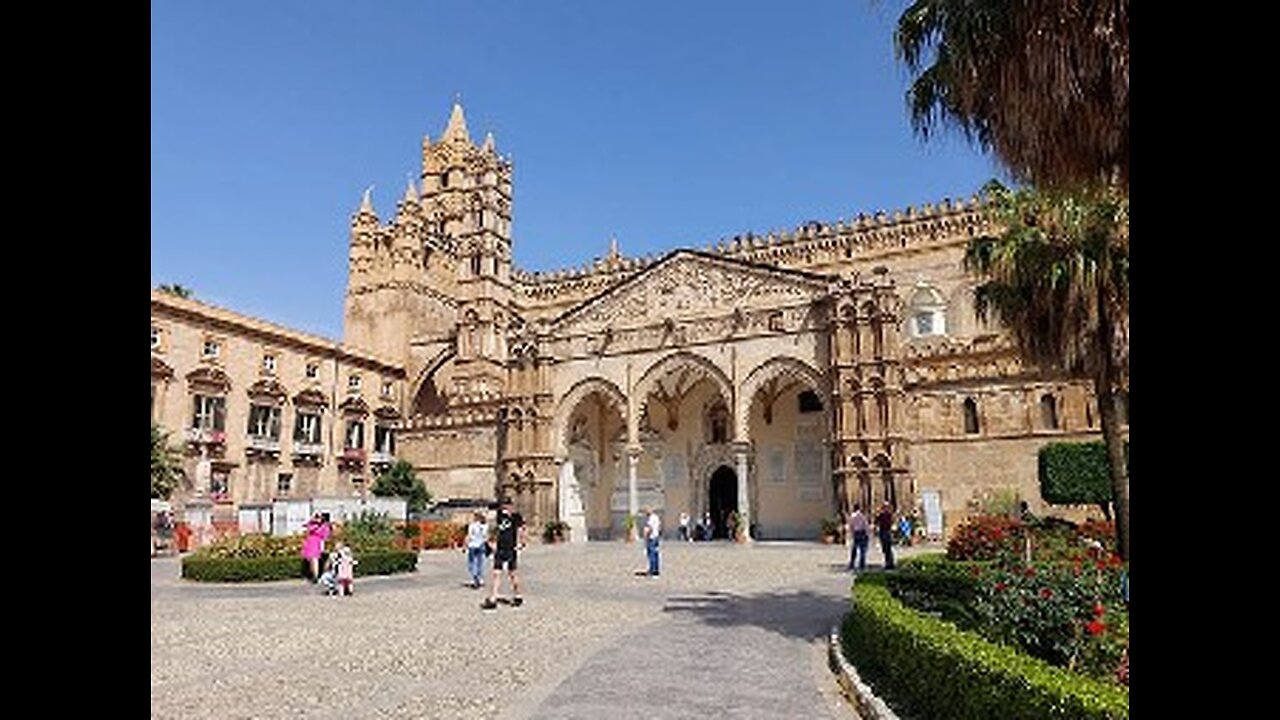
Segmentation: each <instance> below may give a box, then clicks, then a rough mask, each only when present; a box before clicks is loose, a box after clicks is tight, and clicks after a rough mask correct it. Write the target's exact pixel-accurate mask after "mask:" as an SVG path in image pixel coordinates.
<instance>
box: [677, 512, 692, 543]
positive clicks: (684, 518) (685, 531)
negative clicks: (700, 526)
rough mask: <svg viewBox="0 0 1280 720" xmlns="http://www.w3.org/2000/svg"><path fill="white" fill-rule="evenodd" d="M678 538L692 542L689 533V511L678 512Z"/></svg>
mask: <svg viewBox="0 0 1280 720" xmlns="http://www.w3.org/2000/svg"><path fill="white" fill-rule="evenodd" d="M680 539H681V540H684V541H686V542H693V536H692V535H690V534H689V513H687V512H682V513H680Z"/></svg>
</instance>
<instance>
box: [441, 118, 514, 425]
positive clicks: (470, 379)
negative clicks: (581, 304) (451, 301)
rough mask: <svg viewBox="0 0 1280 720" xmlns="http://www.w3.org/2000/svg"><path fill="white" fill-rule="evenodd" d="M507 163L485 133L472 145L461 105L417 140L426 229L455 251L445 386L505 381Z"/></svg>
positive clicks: (467, 392)
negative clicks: (453, 342) (452, 334)
mask: <svg viewBox="0 0 1280 720" xmlns="http://www.w3.org/2000/svg"><path fill="white" fill-rule="evenodd" d="M511 169H512V166H511V162H510V161H509V160H506V159H504V158H502V157H501V156H499V155H498V153H497V150H496V149H495V147H494V141H493V135H492V134H490V135H488V136H486V137H485V139H484V143H483V144H482V145H480V146H477V145H476V144H474V143H473V142H472V141H471V136H470V134H469V133H468V131H467V120H466V116H465V115H464V113H463V110H462V105H461V104H459V103H454V106H453V111H452V112H451V113H450V115H449V124H448V126H447V127H445V130H444V134H442V135H441V136H440V139H439V140H437V141H436V142H435V143H434V144H432V143H431V142H430V140H429V139H428V138H423V141H422V175H421V185H422V195H421V205H422V210H423V215H424V218H425V222H426V228H427V230H426V232H427V235H428V236H429V237H430V238H432V241H433V243H434V244H436V245H438V246H439V247H441V248H443V249H444V251H445V252H447V253H449V254H450V255H451V256H453V257H454V258H455V262H454V274H453V278H452V279H453V283H454V287H455V288H456V294H455V297H456V298H457V301H458V310H457V320H456V333H457V334H456V337H457V358H456V361H455V366H454V373H453V387H451V388H449V389H448V392H449V393H450V394H451V395H453V396H455V397H456V398H458V399H459V400H462V401H463V402H464V403H465V402H467V401H470V402H484V401H496V400H497V398H499V397H500V396H501V394H502V392H503V387H504V385H505V381H506V361H507V355H508V352H507V340H506V338H507V328H508V327H509V326H510V325H511V321H512V317H513V314H514V308H513V307H512V290H511Z"/></svg>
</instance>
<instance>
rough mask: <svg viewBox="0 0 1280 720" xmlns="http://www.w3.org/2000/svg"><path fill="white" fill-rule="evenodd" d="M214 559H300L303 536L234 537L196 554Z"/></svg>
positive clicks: (201, 549) (219, 541) (223, 539)
mask: <svg viewBox="0 0 1280 720" xmlns="http://www.w3.org/2000/svg"><path fill="white" fill-rule="evenodd" d="M196 554H197V555H200V556H203V557H212V558H263V557H300V556H301V555H302V536H301V535H294V536H291V537H272V536H271V535H258V534H255V535H233V536H227V537H224V538H222V539H220V540H218V541H217V542H214V543H212V544H210V545H206V546H205V547H202V548H200V550H199V551H197V553H196Z"/></svg>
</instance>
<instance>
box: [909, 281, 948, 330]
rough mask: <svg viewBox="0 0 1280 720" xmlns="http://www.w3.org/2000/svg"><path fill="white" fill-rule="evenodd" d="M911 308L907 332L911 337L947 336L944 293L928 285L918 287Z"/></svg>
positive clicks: (910, 304) (913, 295) (912, 297)
mask: <svg viewBox="0 0 1280 720" xmlns="http://www.w3.org/2000/svg"><path fill="white" fill-rule="evenodd" d="M909 306H910V307H909V309H908V314H907V325H908V328H907V331H908V334H909V335H910V336H911V337H913V338H922V337H933V336H937V335H946V334H947V303H946V301H945V300H943V299H942V293H940V292H938V291H937V290H935V289H933V288H931V287H929V286H927V285H917V286H916V291H915V293H914V294H912V296H911V302H910V303H909Z"/></svg>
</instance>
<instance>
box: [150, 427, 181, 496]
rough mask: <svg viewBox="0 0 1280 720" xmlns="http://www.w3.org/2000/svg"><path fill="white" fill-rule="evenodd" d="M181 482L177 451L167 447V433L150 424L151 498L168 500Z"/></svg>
mask: <svg viewBox="0 0 1280 720" xmlns="http://www.w3.org/2000/svg"><path fill="white" fill-rule="evenodd" d="M181 480H182V468H181V466H180V461H179V459H178V450H176V449H174V448H173V447H171V446H170V445H169V433H166V432H164V431H162V430H161V429H160V428H159V427H158V426H156V424H155V423H154V422H153V423H151V497H153V498H160V499H162V500H168V499H169V496H170V495H172V494H173V491H174V489H175V488H177V487H178V483H179V482H180V481H181Z"/></svg>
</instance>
